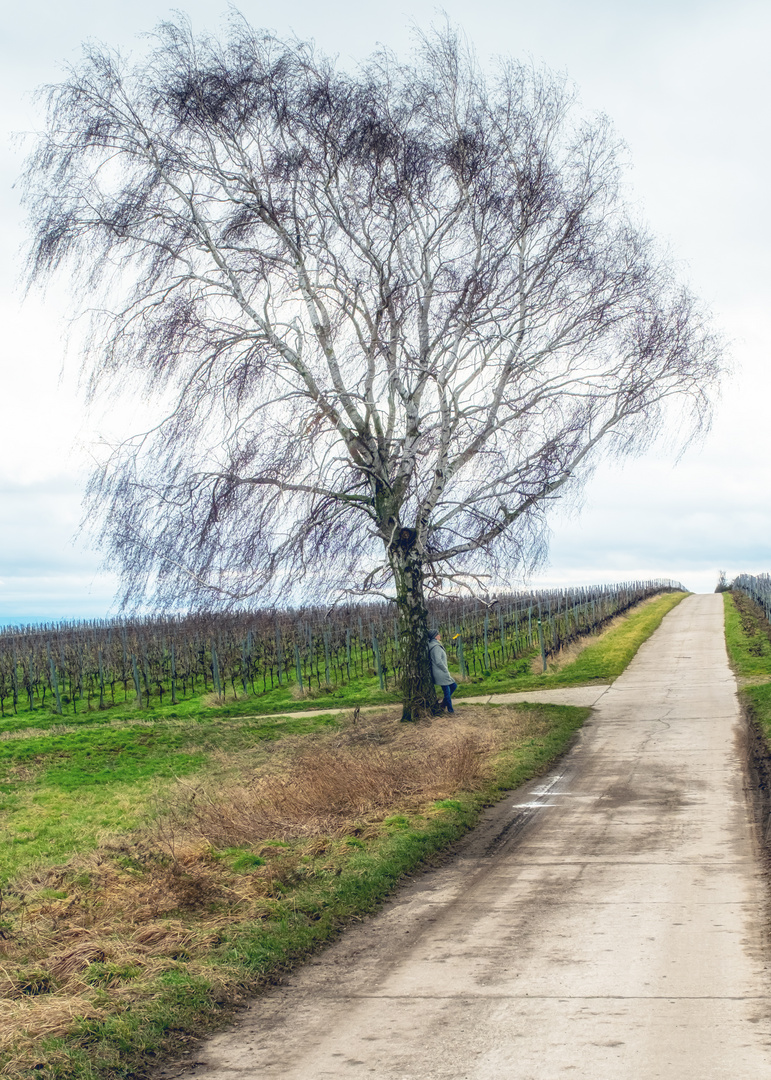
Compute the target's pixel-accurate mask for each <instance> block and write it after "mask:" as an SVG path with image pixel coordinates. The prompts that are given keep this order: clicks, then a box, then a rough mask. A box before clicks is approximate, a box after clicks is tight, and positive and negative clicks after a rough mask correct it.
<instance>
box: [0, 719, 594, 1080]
mask: <svg viewBox="0 0 771 1080" xmlns="http://www.w3.org/2000/svg"><path fill="white" fill-rule="evenodd" d="M587 713H588V710H585V709H574V708H569V707H556V706H555V707H552V706H547V707H528V706H525V707H523V706H519V707H513V706H508V707H507V706H501V707H478V706H477V707H474V706H470V705H465V706H461V707H460V708H459V709H458V712H457V714H456V716H455V717H454V718H452V720H450V719H443V720H442V721H435V722H433V723H423V724H418V725H408V726H405V725H402V724H399V722H398V710H395V711H393V712H392V714H383V715H380V716H377V717H371V716H370V717H367V718H366V719H364V720H359V721H358V722H354V720H353V718H352V717H346V718H338V719H336V720H334V721H330V720H329V719H328V718H315V719H312V718H307V719H304V720H303V721H302V725H305V726H304V727H303V726H299V727H298V726H297V725H296V724H295V725H294V726H290V725H288V724H281V723H279V722H271V723H270V724H269V725H252V726H250V725H248V724H243V723H239V722H236V721H222V722H221V723H220V724H218V725H216V726H213V727H212V730H211V731H210V732H209V731H204V730H203V729H198V730H197V731H196V732H195V734H196V736H197V739H198V742H197V745H194V744H193V743H192V742H191V741H190V737H189V734H187V733H186V731H185V729H184V728H183V726H182V725H180V726H179V727H178V728H175V727H173V726H170V725H168V724H163V725H159V730H157V731H153V730H152V729H149V728H147V727H145V728H143V729H140V730H139V731H137V732H133V731H132V732H127V731H125V730H124V731H122V732H121V734H122V736H123V738H124V739H126V740H128V739H129V737H130V739H131V740H133V741H130V742H128V741H127V742H125V743H123V744H121V746H122V749H121V750H120V752H118V754H117V757H116V760H115V764H116V769H115V773H114V778H113V779H111V775H110V770H109V768H106V765H105V761H104V758H103V755H104V754H106V753H111V752H113V750H114V748H115V745H116V744H115V743H113V742H110V741H108V742H107V743H105V744H104V745H102V744H101V743H100V741H99V740H98V739H96V740H95V741H94V740H90V739H86V738H84V736H85V735H86V734H88V733H87V732H85V731H84V730H83V729H82V728H77V729H76V730H75V731H73V732H66V731H61V732H58V733H56V734H52V735H51V736H50V737H48V738H45V739H38V741H37V743H36V744H35V745H25V743H28V742H29V740H25V739H20V738H18V737H15V738H12V739H9V740H6V741H5V742H4V743H2V744H1V745H2V748H3V750H4V751H7V755H6V758H5V759H4V767H5V769H6V772H5V777H4V788H5V795H4V797H5V798H7V799H12V798H13V797H14V796H16V797H17V798H18V799H19V802H18V803H17V805H16V810H15V814H14V816H15V828H16V831H17V836H18V837H21V838H22V839H23V838H24V837H27V839H28V840H30V841H31V838H32V837H33V836H34V835H35V833H36V831H37V832H44V825H45V823H46V820H47V815H48V818H52V817H54V816H56V815H58V814H60V815H61V817H60V820H59V821H58V828H59V830H60V835H59V841H58V842H59V843H60V844H61V846H62V848H65V847H66V846H67V845H68V844H69V845H70V850H76V849H77V845H78V842H79V839H80V841H82V840H83V836H84V835H87V836H88V837H90V840H89V844H86V845H83V846H82V848H81V854H79V855H76V856H74V857H73V858H71V859H69V860H68V861H66V862H63V861H62V860H61V859H57V857H56V851H53V849H52V850H50V851H49V854H48V855H47V856H46V857H45V858H43V857H42V856H41V857H40V858H38V859H33V860H30V857H29V856H30V851H29V850H28V849H27V848H26V845H25V843H24V842H22V843H18V844H14V843H10V844H8V845H7V850H8V854H7V856H6V877H7V880H6V886H5V889H4V893H3V906H2V909H0V952H2V960H1V961H0V988H1V989H2V992H3V998H2V1001H1V1002H0V1020H1V1021H2V1022H1V1023H0V1073H2V1075H3V1076H7V1077H12V1078H21V1077H32V1076H36V1077H44V1078H48V1080H75V1078H77V1080H86V1078H88V1080H95V1078H97V1077H99V1078H110V1080H116V1078H118V1077H121V1078H124V1077H129V1076H137V1075H140V1074H141V1072H142V1070H143V1068H144V1067H145V1066H146V1064H147V1063H148V1061H151V1060H153V1059H154V1058H155V1057H156V1056H157V1055H159V1054H162V1053H164V1052H168V1051H170V1050H173V1049H175V1048H176V1049H178V1048H179V1047H180V1045H181V1044H183V1043H185V1042H186V1041H188V1040H189V1039H190V1038H191V1037H192V1036H191V1034H190V1033H191V1032H196V1033H200V1032H201V1031H203V1030H205V1029H206V1028H207V1027H211V1026H214V1025H216V1024H217V1023H220V1022H221V1021H222V1018H223V1016H224V1015H227V1009H228V1007H229V1006H230V1005H232V1004H233V1003H235V1002H237V1001H239V1000H241V999H243V998H244V997H245V996H247V995H249V994H252V993H254V992H255V991H256V990H258V989H259V987H260V986H261V985H264V984H265V983H266V982H269V981H270V980H271V979H274V978H275V977H276V976H277V975H278V974H279V973H281V972H282V971H285V970H287V969H288V968H290V967H291V966H292V965H293V964H295V963H297V962H298V960H300V959H302V958H303V957H304V956H306V955H308V953H310V952H311V951H312V950H313V949H315V948H317V947H318V946H319V945H321V944H322V943H324V942H326V941H329V940H330V939H331V938H333V937H334V936H335V935H336V934H337V933H338V932H339V931H340V929H341V928H342V927H343V926H344V925H345V924H346V922H348V921H350V920H351V919H352V918H358V917H360V916H361V915H362V914H363V913H365V912H367V911H371V910H373V909H374V908H375V907H377V905H378V904H380V903H381V902H382V900H383V899H384V898H385V897H386V896H387V895H388V893H389V892H390V891H391V890H392V889H393V887H394V885H395V884H396V883H397V882H398V881H399V879H400V878H401V877H403V876H404V875H405V874H408V873H409V872H410V871H412V870H414V869H415V868H416V867H417V866H419V865H420V864H421V863H422V862H424V861H425V860H427V859H430V857H431V856H432V855H433V854H435V853H436V852H438V851H440V850H441V849H442V848H444V847H446V846H447V845H448V844H449V843H451V842H452V841H454V840H455V839H457V838H458V837H459V836H461V835H462V834H463V833H464V832H465V831H466V830H467V829H469V828H470V827H471V826H472V825H473V824H474V823H475V821H476V820H477V817H478V814H479V812H480V810H481V809H482V807H484V806H485V805H489V804H490V803H492V802H494V801H495V800H496V799H497V798H499V797H500V795H501V793H502V792H503V791H505V790H508V789H511V788H513V787H516V786H518V785H519V784H521V783H522V782H523V781H525V780H526V779H528V778H530V777H532V776H535V775H538V774H539V773H541V772H543V771H544V770H545V769H546V768H547V767H548V765H549V764H550V763H551V762H552V761H553V760H554V759H555V758H556V757H557V756H558V755H559V754H560V753H561V752H562V751H563V750H564V748H565V747H566V746H567V744H568V743H569V741H570V739H571V737H572V735H573V733H574V732H575V731H576V729H577V728H578V727H579V726H580V724H581V723H582V722H583V720H584V718H585V716H586V715H587ZM102 734H106V732H104V731H102ZM140 736H141V737H140ZM68 740H70V741H69V742H68ZM164 748H165V749H166V751H167V755H166V757H164ZM124 754H125V761H122V760H121V759H122V757H123V755H124ZM89 755H90V757H89ZM91 759H93V761H94V768H93V771H91V772H90V771H89V768H88V761H89V760H91ZM170 762H172V763H173V770H172V771H174V772H175V777H174V776H170V775H169V772H168V768H169V767H170V766H169V763H170ZM14 770H16V771H14ZM132 770H133V773H132ZM14 777H15V778H16V779H15V780H14ZM154 784H155V786H153V785H154ZM22 789H24V790H22ZM26 789H29V790H30V791H31V792H32V794H31V796H30V795H29V794H28V793H27V791H26ZM25 799H26V802H25ZM119 805H123V806H125V807H128V806H131V813H132V814H133V818H131V817H129V823H130V824H132V825H135V826H136V828H134V829H133V830H132V831H130V832H128V831H126V832H124V833H123V834H122V835H115V834H114V833H113V834H112V835H110V834H109V833H108V834H107V835H102V837H101V839H100V838H99V832H98V828H97V826H96V824H95V823H96V822H97V820H98V817H99V813H100V812H101V813H102V815H103V820H104V821H105V823H106V828H107V829H108V830H109V829H111V828H114V822H115V816H116V813H117V807H118V806H119ZM68 806H69V809H67V807H68ZM25 814H26V815H27V816H26V817H25ZM29 814H32V815H33V816H32V817H30V816H29ZM35 814H36V815H37V817H34V815H35ZM84 814H85V815H86V816H85V818H84ZM86 819H87V820H86ZM49 824H50V822H49ZM25 830H26V831H25ZM49 842H52V841H50V840H49ZM89 847H90V850H87V848H89ZM57 850H58V849H57Z"/></svg>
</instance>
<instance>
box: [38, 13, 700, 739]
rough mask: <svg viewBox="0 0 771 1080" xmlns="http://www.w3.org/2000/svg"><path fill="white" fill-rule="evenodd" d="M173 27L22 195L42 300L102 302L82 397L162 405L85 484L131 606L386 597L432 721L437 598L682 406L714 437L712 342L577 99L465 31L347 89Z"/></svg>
mask: <svg viewBox="0 0 771 1080" xmlns="http://www.w3.org/2000/svg"><path fill="white" fill-rule="evenodd" d="M156 35H157V36H156V45H155V47H154V49H153V51H152V52H151V53H150V54H149V55H148V56H147V57H146V58H145V59H144V60H143V61H141V62H138V63H135V64H134V65H133V66H132V65H130V64H129V63H128V62H125V61H124V60H122V59H121V57H119V56H118V55H115V54H113V53H111V52H109V51H108V50H107V49H102V48H95V47H94V48H90V49H89V50H88V51H87V52H86V54H85V56H84V59H83V61H82V63H81V64H80V65H79V66H78V67H76V68H73V69H72V70H71V72H70V74H69V78H68V79H67V81H66V82H64V83H62V84H61V85H58V86H54V87H52V88H49V90H48V123H47V129H46V131H45V133H44V134H43V135H42V136H41V137H40V138H39V141H38V143H37V145H36V149H35V150H34V152H33V153H32V154H31V156H30V159H29V166H28V170H27V172H26V197H27V200H28V204H29V207H30V212H31V218H32V222H33V228H34V235H35V241H34V249H33V254H32V256H31V277H32V279H33V280H34V279H38V278H45V277H46V276H47V275H48V274H49V273H50V272H52V271H54V270H56V269H57V268H60V267H61V266H62V265H63V264H66V265H67V266H68V267H69V270H70V273H71V274H72V275H73V280H74V281H75V282H76V283H77V286H78V288H79V290H80V293H81V295H82V296H84V297H86V298H87V300H88V303H89V304H91V305H98V304H101V305H102V306H101V308H99V310H98V311H97V314H96V316H95V318H94V324H93V332H92V336H91V338H90V346H89V356H88V360H87V363H88V365H89V368H88V369H89V370H90V372H91V378H92V389H93V388H95V387H98V386H107V387H108V388H112V387H114V386H115V385H116V384H117V383H118V382H119V381H120V380H121V379H127V380H129V381H132V380H134V381H136V380H139V381H141V385H142V386H143V388H144V390H145V391H146V393H147V395H148V396H149V397H150V398H151V399H153V400H159V399H160V400H163V401H164V402H167V403H168V409H167V411H166V413H165V415H164V417H163V418H162V419H161V420H160V421H159V422H158V423H157V424H156V425H155V426H154V427H153V428H152V430H151V431H148V432H145V433H143V434H142V435H140V436H137V437H136V438H133V439H130V440H128V441H127V442H125V443H123V444H122V445H121V446H119V447H116V448H114V452H113V453H112V454H111V455H110V457H109V459H108V460H107V461H106V463H105V464H104V467H103V468H101V469H100V470H99V472H98V474H97V475H96V476H95V477H94V479H93V481H92V485H91V488H90V496H91V501H92V507H93V508H94V509H95V510H97V511H99V513H100V514H102V515H103V521H104V529H103V534H102V538H103V542H104V544H105V547H106V551H107V553H108V558H110V559H111V561H112V563H113V565H115V566H117V567H119V568H120V569H121V571H122V573H123V581H124V583H125V593H124V600H125V601H129V600H131V599H132V598H136V597H138V596H144V595H152V596H153V597H154V598H155V600H156V601H158V602H159V603H168V602H170V601H171V602H173V603H175V604H179V602H180V598H183V597H184V598H185V599H186V600H188V601H189V602H191V603H193V604H211V603H213V602H219V603H221V602H229V603H233V604H237V603H240V602H243V601H245V600H246V599H247V598H255V597H256V598H259V600H260V602H263V603H264V602H274V601H276V600H280V598H281V597H282V596H283V597H289V596H290V595H291V596H292V598H293V599H294V600H295V602H296V601H297V600H298V599H302V592H303V590H310V591H311V592H312V593H313V594H314V595H318V594H319V592H320V591H326V592H327V593H330V594H334V593H335V591H336V590H341V589H342V590H351V591H355V592H361V593H368V592H378V593H383V594H386V595H391V596H393V597H394V598H395V601H396V603H397V605H398V610H399V615H400V620H401V623H400V625H401V634H402V645H403V658H404V715H405V718H410V717H413V716H415V715H417V714H418V713H419V712H420V711H421V710H425V709H428V708H431V707H432V706H433V703H434V702H435V694H434V689H433V685H432V680H431V675H430V670H429V666H428V659H427V619H426V607H425V591H426V589H427V588H441V587H442V584H443V583H447V582H451V583H452V582H455V583H457V582H458V581H459V580H466V581H468V580H474V576H475V575H476V576H477V577H478V575H480V574H482V573H483V572H484V571H485V570H489V569H490V567H491V566H493V567H494V566H495V565H496V560H497V565H499V566H500V565H502V566H513V565H522V564H523V563H526V562H527V561H528V560H531V559H532V558H533V557H534V554H536V553H537V552H538V550H539V544H540V543H541V540H540V537H541V536H542V518H543V513H544V508H545V506H546V505H547V503H548V501H549V500H550V499H553V498H554V497H555V496H556V494H557V492H559V491H560V489H562V488H564V487H565V485H567V484H570V483H575V482H577V481H578V480H579V479H580V478H581V476H582V475H585V473H586V470H587V469H588V468H589V467H590V466H591V464H592V461H593V460H594V459H595V457H596V453H597V451H598V448H599V447H600V446H603V447H604V448H605V449H606V450H608V451H611V452H615V453H618V452H629V451H630V450H633V449H635V448H639V447H641V446H644V445H646V444H647V443H648V441H649V440H650V438H651V437H652V435H653V434H654V433H655V431H656V430H657V429H658V427H659V426H660V424H661V420H662V407H663V405H664V403H665V402H666V401H667V399H669V398H671V397H672V396H673V395H679V396H681V398H682V399H683V401H684V402H685V403H686V408H687V411H688V413H689V418H688V423H689V424H690V425H691V427H693V426H694V425H695V426H698V425H699V424H700V423H701V422H702V421H703V419H704V417H705V415H706V412H707V408H708V400H707V391H708V389H709V388H710V386H711V384H712V383H714V381H715V378H716V377H717V375H718V373H719V368H720V362H721V358H720V346H719V344H718V343H717V342H716V340H715V338H714V336H713V335H712V334H711V332H710V330H709V328H708V327H707V326H706V325H705V322H704V320H703V318H702V316H701V315H700V313H699V310H698V307H697V305H696V304H695V302H694V300H693V299H692V297H691V296H690V295H689V294H688V292H687V291H686V290H685V289H684V288H682V287H681V286H680V285H679V284H678V283H677V281H676V280H675V278H674V276H673V274H672V272H671V270H670V268H669V267H668V265H667V264H666V261H664V260H662V259H661V258H660V257H659V256H658V255H657V253H656V251H655V247H654V245H653V243H652V242H651V240H650V238H649V237H648V236H647V235H646V233H645V232H644V231H643V230H641V228H639V227H637V226H636V225H635V224H634V222H633V221H632V219H631V217H630V215H629V214H628V213H627V211H626V209H625V206H624V200H623V197H622V195H621V193H620V187H619V184H620V180H621V178H622V176H623V173H622V168H621V161H622V148H621V147H620V145H619V143H618V141H617V140H616V138H615V136H614V135H613V133H612V131H611V130H610V127H609V125H608V123H607V122H606V121H605V120H604V119H602V118H600V119H595V120H592V121H586V120H582V119H581V118H580V117H576V116H575V113H576V110H575V105H574V101H573V97H572V93H571V92H570V90H569V88H568V87H567V86H566V84H565V82H564V80H562V79H560V78H558V77H554V76H551V75H549V74H548V73H545V72H539V71H535V70H533V69H532V68H529V67H526V66H523V65H521V64H518V63H515V62H513V61H501V62H499V63H498V64H497V66H495V67H494V68H493V69H491V71H490V73H488V74H485V73H483V71H482V70H480V68H479V66H478V65H477V63H476V61H475V59H474V58H473V56H472V55H471V54H470V52H469V51H468V50H467V49H466V48H465V46H464V45H463V44H462V42H460V41H459V39H458V37H457V36H456V35H454V34H453V33H452V32H450V31H445V32H438V33H431V34H429V35H426V36H423V37H422V38H420V40H419V43H418V47H417V49H416V52H415V55H414V57H413V59H412V60H411V62H410V63H408V64H402V63H400V62H398V61H397V59H396V58H395V57H394V56H393V55H391V54H390V53H388V52H382V51H381V52H379V53H377V54H375V55H374V56H373V57H372V58H370V59H369V60H368V61H367V62H366V63H364V64H363V65H362V66H361V68H360V69H358V70H357V71H356V72H355V73H354V74H350V73H345V72H343V71H340V70H337V69H336V67H335V65H333V64H332V63H331V62H330V61H329V60H328V59H326V58H324V57H323V56H320V55H319V54H318V53H317V52H316V50H315V49H314V48H312V47H311V46H309V45H306V44H303V43H300V42H298V41H294V40H292V41H281V40H279V39H278V38H276V37H275V36H274V35H272V34H268V33H265V32H263V31H255V30H253V29H251V28H250V27H249V26H248V25H247V24H246V23H245V22H244V21H243V20H242V19H241V18H240V17H234V18H233V20H232V22H231V26H230V31H229V35H228V37H227V40H226V41H225V42H224V43H222V42H220V41H218V40H215V39H213V38H209V37H198V38H197V37H195V36H194V35H193V33H192V31H191V30H190V28H189V26H188V25H187V23H186V22H185V21H184V20H182V19H180V20H179V21H178V22H176V23H167V24H163V25H162V26H161V27H160V28H159V29H158V30H157V31H156ZM99 296H101V299H100V300H96V299H95V297H99Z"/></svg>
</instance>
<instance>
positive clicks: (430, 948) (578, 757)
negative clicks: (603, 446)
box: [167, 595, 771, 1080]
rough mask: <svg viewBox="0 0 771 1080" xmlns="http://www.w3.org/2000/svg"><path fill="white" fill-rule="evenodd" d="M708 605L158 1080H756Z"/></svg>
mask: <svg viewBox="0 0 771 1080" xmlns="http://www.w3.org/2000/svg"><path fill="white" fill-rule="evenodd" d="M722 612H723V609H722V597H721V596H715V595H707V596H692V597H689V598H688V599H686V600H685V601H684V602H683V603H682V604H680V605H679V606H678V607H677V608H675V609H674V610H673V611H672V612H671V613H670V614H669V615H667V617H666V619H665V620H664V622H663V624H662V626H661V627H660V629H659V630H658V631H657V632H656V633H655V634H654V635H653V637H652V638H651V639H650V640H649V641H648V642H647V643H646V644H645V645H644V646H643V647H642V648H641V649H640V651H639V653H638V655H637V657H636V658H635V659H634V661H633V662H632V664H631V665H630V666H629V668H628V669H627V670H626V672H625V673H624V674H623V675H622V676H621V677H620V678H619V679H618V680H617V681H616V682H615V683H614V684H613V686H612V687H610V688H608V689H607V691H605V692H604V693H602V695H601V697H600V698H599V700H598V701H597V703H596V705H595V707H594V712H593V713H592V717H591V718H590V720H589V721H588V722H587V724H586V726H585V727H584V729H583V731H582V733H581V736H580V739H579V742H578V743H577V745H576V746H575V748H574V749H573V751H571V753H570V754H569V755H568V756H567V757H566V758H565V760H564V761H563V763H562V765H561V766H560V767H559V769H558V770H557V771H556V772H554V773H553V774H551V775H550V776H549V777H547V778H546V780H541V781H539V782H537V783H534V784H531V785H529V786H528V787H526V788H524V789H520V790H519V791H518V792H517V793H516V794H515V795H514V796H513V797H509V798H508V799H507V800H505V801H504V802H503V803H501V804H499V805H498V806H497V807H495V808H494V809H493V810H492V811H491V812H490V813H489V814H488V815H487V817H486V818H485V820H484V822H483V823H482V825H481V826H480V827H479V829H477V830H475V831H474V833H473V834H471V835H470V836H469V838H468V839H467V840H466V841H465V842H464V844H463V845H462V846H461V850H460V853H459V855H458V856H457V857H455V858H454V859H453V860H452V862H451V863H449V864H448V865H446V866H444V867H442V868H440V869H438V870H434V871H430V872H428V873H426V874H424V875H422V876H421V877H420V878H419V879H418V880H416V881H415V882H413V883H412V884H411V885H410V886H409V887H407V888H406V889H404V890H402V891H401V892H400V893H399V895H398V896H397V897H396V898H395V899H394V900H392V901H391V902H390V903H389V904H388V905H387V907H386V908H385V909H384V910H383V912H382V913H381V914H380V915H378V916H377V917H375V918H372V919H370V920H368V921H367V922H366V923H364V924H362V925H361V926H359V927H356V928H355V929H353V930H351V931H349V932H348V933H347V934H346V935H345V937H344V938H343V939H341V941H339V942H338V943H337V944H336V945H334V946H333V947H332V948H330V949H328V950H327V951H326V952H324V953H323V954H322V955H321V956H319V957H318V958H317V959H316V960H315V961H314V962H312V963H310V964H308V965H306V966H305V967H304V968H302V969H301V970H300V971H298V972H297V973H296V974H295V975H294V976H292V978H291V979H289V980H288V981H287V983H286V984H285V985H284V986H281V987H279V988H277V989H275V990H274V991H271V992H270V993H268V994H266V995H265V996H264V997H262V998H260V999H259V1000H257V1001H256V1002H254V1003H253V1004H252V1005H251V1006H250V1007H249V1009H248V1011H247V1013H246V1015H245V1018H244V1019H243V1021H242V1022H241V1023H240V1024H239V1025H238V1027H236V1028H234V1029H231V1030H230V1031H228V1032H224V1033H222V1034H220V1035H218V1036H216V1037H215V1038H213V1039H211V1040H209V1041H208V1042H206V1043H204V1044H202V1046H201V1047H200V1049H199V1050H198V1051H197V1052H196V1054H195V1055H194V1058H193V1059H192V1061H195V1064H193V1063H192V1061H191V1059H188V1061H189V1064H188V1065H187V1066H183V1067H182V1068H172V1069H169V1070H167V1075H169V1074H173V1075H175V1076H177V1077H195V1078H196V1080H247V1078H248V1080H252V1078H255V1080H257V1078H268V1077H272V1078H278V1077H280V1078H281V1080H316V1078H322V1077H334V1078H351V1080H364V1078H368V1080H556V1078H559V1077H563V1076H564V1077H566V1078H570V1080H654V1078H656V1080H658V1078H661V1080H684V1078H686V1077H688V1078H690V1077H693V1078H694V1080H727V1078H729V1077H731V1078H738V1080H745V1078H746V1080H750V1078H752V1080H755V1078H758V1080H760V1078H764V1077H767V1076H771V982H770V981H769V980H770V979H771V970H769V951H768V941H767V938H766V933H767V929H768V926H769V920H768V914H769V913H768V903H767V902H768V897H767V891H766V884H767V883H766V878H765V875H764V869H763V864H762V861H761V858H760V854H759V851H758V849H757V847H756V840H755V834H754V826H753V824H752V821H751V815H750V811H749V808H748V805H747V801H746V798H745V791H744V777H743V739H742V726H741V722H740V719H739V713H738V708H737V702H736V694H735V684H734V679H733V676H732V674H731V672H730V669H729V667H728V662H727V659H726V653H725V646H724V642H723V614H722Z"/></svg>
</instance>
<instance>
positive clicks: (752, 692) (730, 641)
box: [723, 592, 771, 748]
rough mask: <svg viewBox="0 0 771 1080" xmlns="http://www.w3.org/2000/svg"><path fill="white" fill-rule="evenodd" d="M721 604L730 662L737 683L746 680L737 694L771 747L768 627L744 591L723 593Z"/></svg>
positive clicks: (770, 641)
mask: <svg viewBox="0 0 771 1080" xmlns="http://www.w3.org/2000/svg"><path fill="white" fill-rule="evenodd" d="M723 604H724V609H725V638H726V646H727V648H728V655H729V657H730V660H731V665H732V667H733V669H734V671H735V672H736V674H737V675H738V676H739V681H740V684H741V683H742V682H744V680H747V683H746V684H745V685H744V686H742V687H741V689H740V691H739V696H740V698H741V700H742V703H743V704H744V706H745V708H746V709H747V711H748V712H749V714H750V716H751V717H752V719H753V720H754V721H755V722H756V723H757V725H758V727H759V728H760V730H761V732H762V733H763V735H764V737H765V740H766V743H767V745H768V746H769V748H771V681H768V680H771V627H770V626H769V624H768V621H767V620H766V618H765V616H764V614H763V611H762V610H761V608H759V607H758V606H757V604H754V603H753V602H752V601H751V600H750V599H749V598H748V597H747V596H745V595H744V594H743V593H738V592H737V593H732V592H725V593H723ZM753 682H755V683H756V684H759V685H752V683H753Z"/></svg>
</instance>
